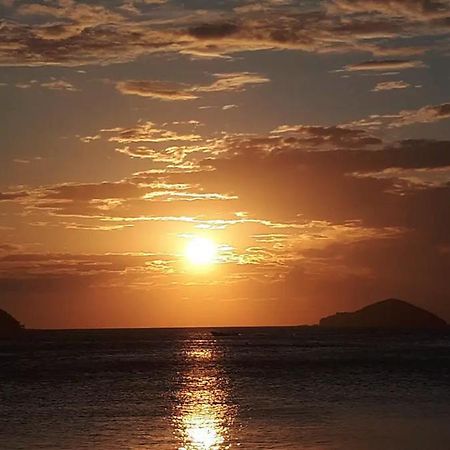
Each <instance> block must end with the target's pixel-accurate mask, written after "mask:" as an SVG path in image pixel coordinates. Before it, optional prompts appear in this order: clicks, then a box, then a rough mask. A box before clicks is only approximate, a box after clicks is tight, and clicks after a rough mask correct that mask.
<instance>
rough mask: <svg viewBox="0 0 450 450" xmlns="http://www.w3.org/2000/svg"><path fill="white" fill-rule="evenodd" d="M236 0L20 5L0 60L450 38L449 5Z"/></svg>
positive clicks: (345, 47) (34, 61) (381, 45)
mask: <svg viewBox="0 0 450 450" xmlns="http://www.w3.org/2000/svg"><path fill="white" fill-rule="evenodd" d="M366 5H367V7H366ZM122 6H123V5H122ZM236 6H237V8H239V6H244V8H240V9H237V8H222V9H220V7H218V8H214V9H204V10H202V11H201V12H200V13H199V12H198V11H195V10H194V9H189V5H188V6H186V5H185V7H184V8H180V7H179V6H178V5H176V4H174V3H173V2H166V3H162V2H161V3H160V4H158V5H156V6H154V7H148V5H145V3H144V2H134V3H133V4H132V5H131V6H130V4H128V7H127V5H126V4H125V7H122V8H121V7H120V6H117V5H108V6H105V5H104V4H99V3H97V4H95V3H89V4H87V3H79V2H72V1H58V2H53V3H45V4H40V3H31V4H19V5H18V6H17V7H16V8H13V11H11V12H10V13H9V14H8V19H4V20H3V21H2V22H1V27H0V38H1V40H2V46H1V48H0V64H2V65H18V66H40V65H64V66H78V65H83V64H112V63H118V62H127V61H132V60H135V59H136V58H138V57H140V56H144V55H151V54H161V53H166V54H167V53H178V54H182V55H191V56H192V57H209V58H212V57H225V56H228V55H232V54H236V53H240V52H245V51H261V50H291V51H305V52H314V53H319V54H322V53H341V54H342V53H354V52H356V51H363V52H369V53H370V54H372V55H374V56H382V55H384V56H389V55H390V56H401V55H414V54H421V53H423V52H425V51H427V50H428V48H429V47H427V46H425V47H424V46H423V44H422V45H418V44H416V43H415V42H414V41H413V40H412V38H415V37H417V36H436V35H437V36H445V35H448V26H447V24H446V20H447V17H448V14H447V12H448V8H447V2H438V1H435V2H423V1H419V0H417V1H413V0H410V1H408V2H407V3H405V2H403V4H402V3H401V2H400V1H389V2H381V1H376V0H373V1H370V2H361V1H354V2H353V1H350V0H348V1H344V0H342V1H338V0H336V1H334V2H332V3H331V2H328V3H317V4H316V5H315V6H314V7H313V8H312V7H311V6H310V5H309V4H308V5H307V6H306V5H305V6H304V7H299V6H298V5H297V6H294V5H293V4H292V3H291V2H279V3H273V2H265V3H264V4H260V5H258V4H253V5H251V4H250V5H249V4H245V5H236ZM155 9H157V12H158V14H157V15H155ZM386 38H389V39H390V40H391V41H390V42H389V45H386ZM368 39H370V42H369V41H368ZM405 41H409V42H411V45H405V44H404V43H405ZM409 42H408V44H409Z"/></svg>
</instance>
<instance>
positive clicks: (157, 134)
mask: <svg viewBox="0 0 450 450" xmlns="http://www.w3.org/2000/svg"><path fill="white" fill-rule="evenodd" d="M100 133H102V134H109V135H110V137H109V138H108V140H109V141H110V142H118V143H121V144H132V143H136V142H153V143H157V142H169V141H186V142H195V141H198V140H200V139H201V137H200V136H199V135H198V134H195V133H185V134H181V133H178V132H177V131H174V130H169V129H167V128H162V127H160V128H159V127H158V126H156V125H155V123H153V122H144V123H142V124H139V125H136V126H134V127H130V128H124V127H117V128H109V129H107V128H105V129H102V130H100Z"/></svg>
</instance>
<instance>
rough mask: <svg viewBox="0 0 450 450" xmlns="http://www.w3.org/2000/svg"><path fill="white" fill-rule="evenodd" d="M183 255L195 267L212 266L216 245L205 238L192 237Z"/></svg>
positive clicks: (215, 254)
mask: <svg viewBox="0 0 450 450" xmlns="http://www.w3.org/2000/svg"><path fill="white" fill-rule="evenodd" d="M185 255H186V259H187V260H188V261H189V262H190V263H191V264H193V265H195V266H205V265H209V264H213V263H214V262H215V260H216V256H217V244H216V243H215V242H214V241H212V240H211V239H208V238H205V237H199V236H197V237H193V238H192V239H191V240H190V241H189V242H188V244H187V245H186V249H185Z"/></svg>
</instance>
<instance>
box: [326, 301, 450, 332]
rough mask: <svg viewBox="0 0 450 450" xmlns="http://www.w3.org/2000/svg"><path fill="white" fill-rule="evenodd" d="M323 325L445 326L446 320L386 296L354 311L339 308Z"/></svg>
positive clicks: (359, 326)
mask: <svg viewBox="0 0 450 450" xmlns="http://www.w3.org/2000/svg"><path fill="white" fill-rule="evenodd" d="M319 326H320V327H324V328H382V329H410V330H430V329H444V328H446V327H448V325H447V322H445V320H443V319H441V318H440V317H437V316H436V315H434V314H433V313H431V312H429V311H426V310H425V309H422V308H419V307H417V306H415V305H412V304H411V303H408V302H405V301H403V300H398V299H396V298H389V299H387V300H382V301H380V302H376V303H372V304H370V305H368V306H365V307H364V308H361V309H359V310H357V311H354V312H338V313H336V314H334V315H332V316H328V317H324V318H323V319H321V320H320V322H319Z"/></svg>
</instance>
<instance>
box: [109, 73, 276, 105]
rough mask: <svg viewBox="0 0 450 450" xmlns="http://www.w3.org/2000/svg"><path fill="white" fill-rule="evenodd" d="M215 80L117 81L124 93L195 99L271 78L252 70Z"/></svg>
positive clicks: (226, 75) (235, 89)
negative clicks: (198, 82) (204, 81)
mask: <svg viewBox="0 0 450 450" xmlns="http://www.w3.org/2000/svg"><path fill="white" fill-rule="evenodd" d="M213 76H214V78H215V79H216V80H215V81H214V82H212V83H210V84H206V85H187V84H183V83H168V82H164V81H153V80H147V81H146V80H127V81H119V82H117V83H116V89H117V90H118V91H119V92H121V93H122V94H128V95H138V96H140V97H151V98H154V99H159V100H194V99H197V98H199V95H198V94H199V93H204V92H227V91H239V90H243V89H244V88H245V86H248V85H255V84H261V83H267V82H269V81H270V80H269V79H268V78H266V77H264V76H262V75H259V74H255V73H250V72H238V73H218V74H214V75H213Z"/></svg>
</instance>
